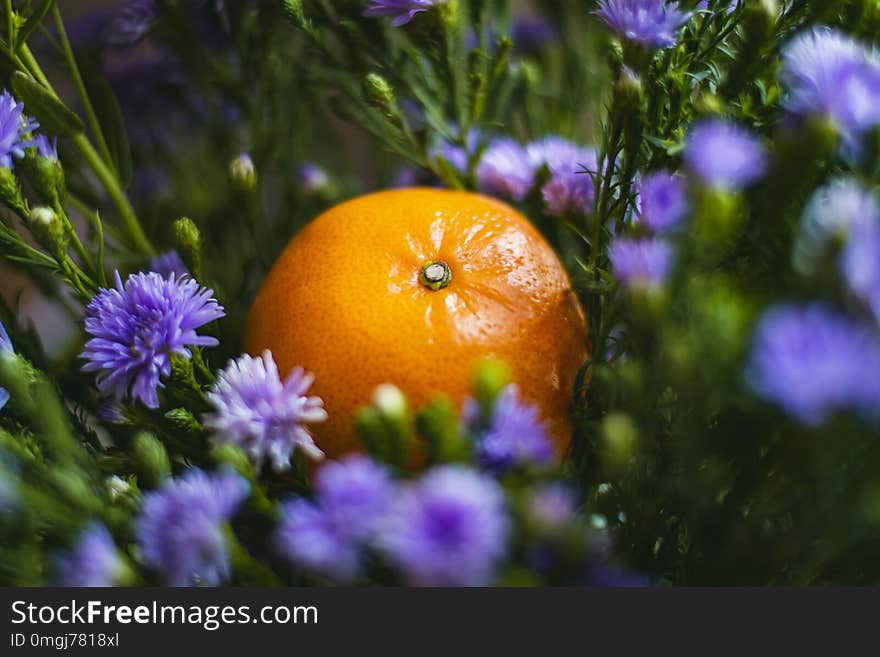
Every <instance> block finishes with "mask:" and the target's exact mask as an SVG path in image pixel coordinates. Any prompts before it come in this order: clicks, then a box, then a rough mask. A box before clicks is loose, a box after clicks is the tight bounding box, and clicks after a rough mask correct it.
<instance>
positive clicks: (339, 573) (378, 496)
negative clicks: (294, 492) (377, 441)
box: [275, 455, 395, 582]
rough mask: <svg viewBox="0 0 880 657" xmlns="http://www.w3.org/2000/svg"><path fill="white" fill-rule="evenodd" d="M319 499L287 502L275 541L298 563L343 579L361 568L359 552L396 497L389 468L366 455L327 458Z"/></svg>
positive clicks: (317, 489) (320, 478)
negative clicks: (331, 460) (335, 458)
mask: <svg viewBox="0 0 880 657" xmlns="http://www.w3.org/2000/svg"><path fill="white" fill-rule="evenodd" d="M315 492H316V496H315V501H314V502H312V501H309V500H305V499H295V500H292V501H290V502H288V503H287V504H285V506H284V509H283V515H282V520H281V524H280V526H279V528H278V531H277V533H276V535H275V544H276V546H277V548H278V550H279V552H280V553H281V554H283V555H284V556H286V557H287V558H288V559H290V561H291V562H293V563H294V564H296V565H298V566H300V567H302V568H305V569H307V570H310V571H313V572H316V573H320V574H322V575H325V576H327V577H330V578H332V579H334V580H336V581H340V582H351V581H352V580H354V579H355V578H356V577H357V576H358V574H359V572H360V552H361V550H362V549H363V547H364V546H365V545H366V544H368V543H369V542H370V541H372V540H373V539H374V538H375V536H376V533H377V531H379V528H380V525H381V523H382V522H383V520H384V518H385V514H386V513H387V511H388V508H389V505H390V504H391V501H392V499H393V498H394V493H395V484H394V482H393V480H392V479H391V476H390V475H389V473H388V471H387V470H386V469H385V468H384V467H383V466H381V465H379V464H377V463H375V462H374V461H372V460H371V459H369V458H368V457H366V456H361V455H353V456H348V457H346V458H344V459H343V460H341V461H334V462H329V463H327V464H326V465H324V466H323V467H322V468H321V469H320V470H319V471H318V474H317V477H316V481H315Z"/></svg>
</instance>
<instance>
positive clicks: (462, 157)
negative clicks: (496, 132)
mask: <svg viewBox="0 0 880 657" xmlns="http://www.w3.org/2000/svg"><path fill="white" fill-rule="evenodd" d="M479 147H480V132H479V131H478V130H469V131H468V133H467V135H466V136H465V145H464V146H463V147H462V146H458V145H456V144H452V143H450V142H449V141H447V140H445V139H444V140H442V141H441V142H440V144H439V145H438V146H436V147H434V148H432V149H431V150H430V152H429V153H428V155H429V156H430V158H431V159H436V158H437V157H438V156H441V157H443V159H444V160H446V161H447V162H449V164H451V165H452V168H453V169H455V170H456V171H458V172H459V173H466V172H467V170H468V162H469V161H470V158H471V157H472V156H473V155H474V153H476V152H477V149H478V148H479Z"/></svg>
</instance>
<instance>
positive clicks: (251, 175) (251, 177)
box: [229, 153, 257, 192]
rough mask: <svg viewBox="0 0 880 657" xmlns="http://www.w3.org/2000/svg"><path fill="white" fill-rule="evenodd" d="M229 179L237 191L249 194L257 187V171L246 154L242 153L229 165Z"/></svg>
mask: <svg viewBox="0 0 880 657" xmlns="http://www.w3.org/2000/svg"><path fill="white" fill-rule="evenodd" d="M229 177H230V178H231V179H232V184H233V185H234V186H235V188H236V189H237V190H238V191H241V192H249V191H251V190H252V189H254V188H255V187H256V186H257V170H256V168H255V167H254V161H253V160H252V159H251V156H250V155H248V154H247V153H242V154H241V155H239V156H238V157H237V158H235V159H234V160H232V162H231V163H230V164H229Z"/></svg>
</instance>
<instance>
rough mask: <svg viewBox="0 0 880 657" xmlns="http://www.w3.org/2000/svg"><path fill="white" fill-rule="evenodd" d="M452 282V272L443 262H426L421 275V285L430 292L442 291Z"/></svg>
mask: <svg viewBox="0 0 880 657" xmlns="http://www.w3.org/2000/svg"><path fill="white" fill-rule="evenodd" d="M450 282H452V270H451V269H450V268H449V265H447V264H446V263H445V262H443V261H442V260H432V261H430V262H426V263H425V266H424V267H422V272H421V273H420V274H419V283H421V284H422V285H424V286H425V287H426V288H428V289H429V290H434V291H435V292H436V291H437V290H442V289H443V288H444V287H446V286H447V285H449V283H450Z"/></svg>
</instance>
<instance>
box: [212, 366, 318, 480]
mask: <svg viewBox="0 0 880 657" xmlns="http://www.w3.org/2000/svg"><path fill="white" fill-rule="evenodd" d="M313 380H314V377H313V376H312V375H310V374H306V373H305V372H304V371H303V369H302V368H300V367H297V368H295V369H294V370H293V371H291V372H290V374H288V375H287V377H286V378H285V380H284V381H283V382H282V380H281V376H280V374H279V372H278V366H277V365H276V364H275V360H274V358H272V354H271V353H270V352H268V351H266V352H264V353H263V354H262V355H261V356H258V357H256V358H254V357H252V356H248V355H244V356H242V357H240V358H238V359H236V360H232V361H230V362H229V364H228V365H227V366H226V369H224V370H223V371H221V372H220V374H219V375H218V376H217V381H216V383H215V384H214V386H213V387H212V388H211V391H210V392H209V393H208V403H210V404H211V406H212V407H213V412H211V413H209V414H207V415H206V416H205V418H204V421H205V426H206V427H208V428H209V429H211V431H212V432H213V436H212V439H213V441H214V442H215V443H219V444H223V443H231V444H234V445H237V446H239V447H241V448H242V449H243V450H244V451H245V453H247V454H248V456H249V457H250V458H251V460H252V461H253V462H254V464H255V465H256V466H257V467H258V468H259V467H261V466H262V464H263V462H264V461H266V460H268V461H270V462H271V464H272V467H273V468H274V469H275V470H286V469H287V468H289V467H290V458H291V456H292V455H293V453H294V451H295V450H300V451H302V452H303V453H304V454H305V455H306V456H308V457H310V458H312V459H321V458H323V456H324V453H323V452H322V451H321V450H320V449H318V447H317V445H315V442H314V440H312V436H311V435H310V434H309V432H308V430H307V429H306V426H305V425H307V424H314V423H316V422H323V421H324V420H326V419H327V412H326V411H325V410H324V406H323V402H322V401H321V398H320V397H314V396H308V395H307V394H306V393H307V391H308V389H309V387H310V386H311V384H312V381H313Z"/></svg>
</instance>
